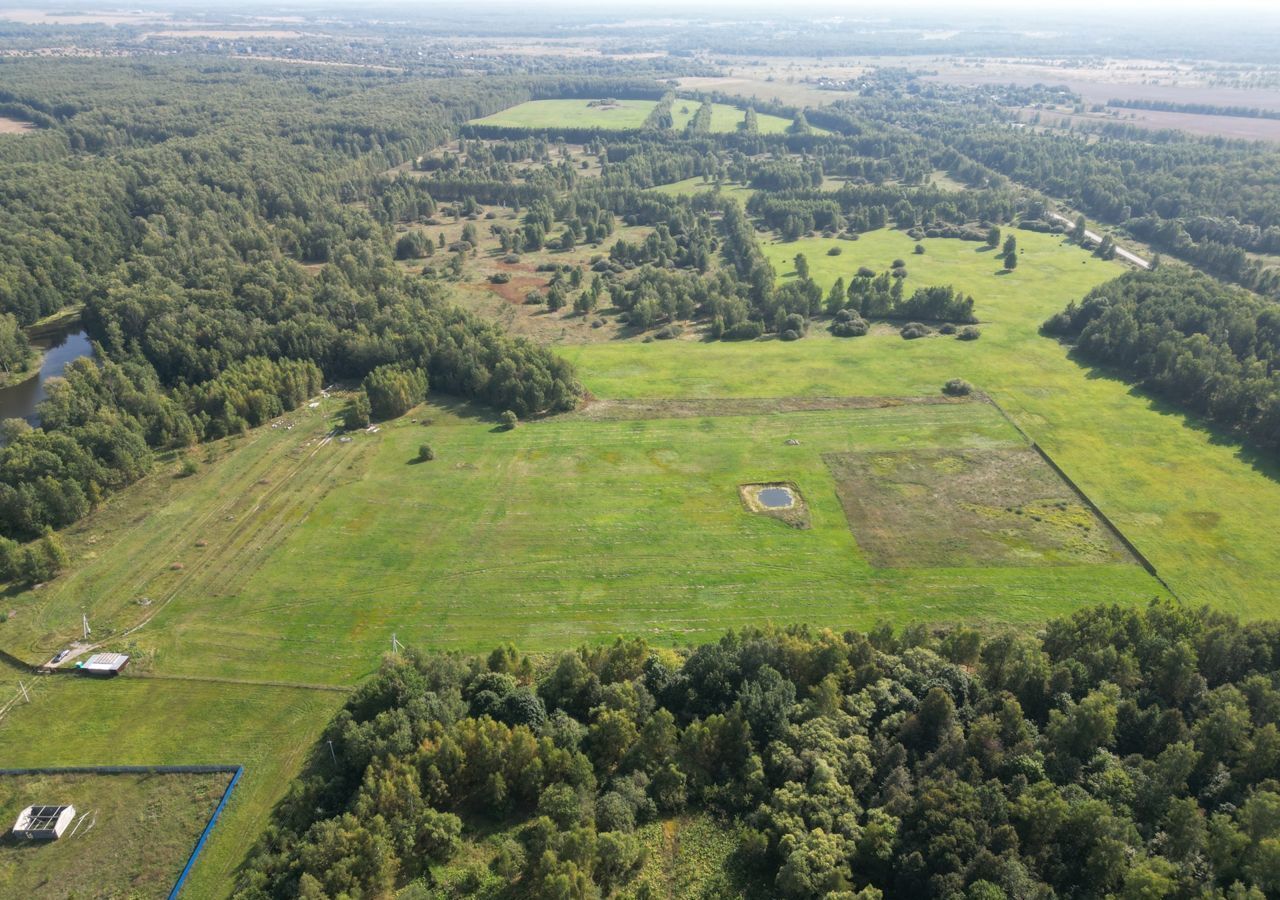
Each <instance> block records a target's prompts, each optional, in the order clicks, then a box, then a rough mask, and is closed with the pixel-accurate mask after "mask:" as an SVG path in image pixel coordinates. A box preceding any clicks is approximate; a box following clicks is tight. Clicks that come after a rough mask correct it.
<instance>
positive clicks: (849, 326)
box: [831, 318, 870, 337]
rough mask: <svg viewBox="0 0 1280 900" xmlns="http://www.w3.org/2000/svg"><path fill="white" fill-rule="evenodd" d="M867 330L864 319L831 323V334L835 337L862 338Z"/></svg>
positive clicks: (867, 326)
mask: <svg viewBox="0 0 1280 900" xmlns="http://www.w3.org/2000/svg"><path fill="white" fill-rule="evenodd" d="M869 328H870V326H869V325H868V324H867V321H866V319H861V318H852V319H845V320H843V321H836V322H833V323H832V324H831V333H832V334H834V335H835V336H836V337H862V336H863V335H864V334H866V333H867V331H868V329H869Z"/></svg>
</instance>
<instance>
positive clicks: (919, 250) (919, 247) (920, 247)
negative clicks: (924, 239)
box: [916, 244, 924, 256]
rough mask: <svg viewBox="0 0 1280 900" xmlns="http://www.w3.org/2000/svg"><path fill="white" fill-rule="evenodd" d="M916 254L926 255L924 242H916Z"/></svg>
mask: <svg viewBox="0 0 1280 900" xmlns="http://www.w3.org/2000/svg"><path fill="white" fill-rule="evenodd" d="M916 256H924V244H916Z"/></svg>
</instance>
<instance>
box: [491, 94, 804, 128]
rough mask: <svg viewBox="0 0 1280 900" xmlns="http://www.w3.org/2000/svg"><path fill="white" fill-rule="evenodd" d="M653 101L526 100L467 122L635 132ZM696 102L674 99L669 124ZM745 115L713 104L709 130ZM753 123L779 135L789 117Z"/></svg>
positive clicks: (761, 116)
mask: <svg viewBox="0 0 1280 900" xmlns="http://www.w3.org/2000/svg"><path fill="white" fill-rule="evenodd" d="M657 104H658V101H656V100H614V101H612V102H611V103H604V102H603V101H602V100H529V101H528V102H525V103H521V104H519V105H518V106H512V107H509V108H507V109H504V110H502V111H501V112H496V113H494V114H493V115H491V116H485V117H484V118H482V119H472V120H471V121H470V122H468V123H467V124H469V125H492V126H495V127H498V128H526V129H528V130H530V131H556V130H559V129H580V128H597V129H600V130H602V131H638V130H639V129H640V128H641V127H642V126H643V125H644V120H645V119H646V118H647V117H648V115H649V113H650V112H652V111H653V108H654V107H655V106H657ZM700 105H701V104H700V103H699V101H697V100H684V99H679V98H677V99H676V101H675V103H674V104H673V105H672V108H671V119H672V127H673V128H674V129H675V130H677V131H680V130H682V129H683V128H684V127H685V126H686V125H687V124H688V123H689V120H690V119H692V118H693V116H694V114H695V113H697V111H698V107H699V106H700ZM745 118H746V110H745V109H738V108H737V107H734V106H729V105H727V104H724V103H717V104H714V105H713V107H712V110H711V130H712V131H713V132H717V133H722V134H731V133H733V132H734V131H736V130H738V129H739V128H740V127H741V125H742V122H743V121H744V119H745ZM756 123H757V128H758V130H759V131H760V133H761V134H783V133H785V132H786V130H787V129H788V128H790V127H791V120H790V119H784V118H782V117H781V116H771V115H768V114H767V113H757V114H756ZM815 130H819V129H815Z"/></svg>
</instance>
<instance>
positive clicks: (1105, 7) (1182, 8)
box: [379, 0, 1280, 19]
mask: <svg viewBox="0 0 1280 900" xmlns="http://www.w3.org/2000/svg"><path fill="white" fill-rule="evenodd" d="M385 4H394V5H396V6H414V7H416V8H417V9H419V10H421V11H422V12H424V13H428V14H429V13H430V11H431V7H432V6H433V4H432V3H430V2H425V3H424V2H421V0H416V2H415V0H383V3H382V4H379V5H385ZM467 5H469V6H474V7H486V6H509V5H510V0H472V2H470V3H468V4H467ZM547 5H548V6H549V7H551V8H555V7H562V8H574V9H599V10H601V11H602V12H608V13H609V14H611V15H620V14H627V13H631V14H633V15H635V16H636V17H638V18H640V17H649V16H653V15H658V14H666V13H669V12H670V11H672V10H684V11H686V12H690V13H694V14H697V13H698V12H702V11H710V10H717V11H723V12H725V13H732V12H734V11H742V12H746V11H750V12H752V13H756V12H758V11H760V10H762V9H771V10H773V11H774V12H779V11H780V10H781V8H780V7H779V6H778V4H777V3H776V2H772V0H689V2H679V0H606V2H601V0H550V2H549V3H548V4H547ZM928 10H939V11H941V12H943V13H944V14H949V15H950V17H951V18H963V17H964V14H965V12H968V11H976V12H984V13H986V12H996V11H1007V12H1009V13H1011V14H1014V15H1020V16H1023V17H1026V18H1038V17H1043V18H1065V17H1070V16H1071V15H1072V13H1073V12H1079V11H1081V10H1089V11H1090V12H1095V13H1096V12H1102V13H1107V12H1110V13H1120V14H1124V13H1140V14H1145V13H1151V14H1158V15H1168V14H1169V13H1173V12H1177V13H1183V14H1185V13H1191V14H1199V15H1201V16H1206V17H1209V16H1214V15H1219V14H1221V13H1223V12H1225V11H1237V12H1249V13H1251V14H1255V15H1256V14H1264V15H1266V17H1267V18H1268V19H1271V18H1277V19H1280V0H1212V2H1210V0H1060V2H1053V3H1048V4H1046V3H1042V2H1038V0H962V4H961V5H960V6H957V5H956V4H955V3H952V2H946V0H808V2H806V3H804V4H803V5H802V7H800V8H798V9H794V10H793V11H794V12H795V13H796V14H798V15H801V16H803V17H805V18H809V17H812V16H816V15H839V14H843V15H846V16H850V17H859V16H866V15H880V14H889V15H892V14H893V13H894V12H898V13H911V14H915V13H920V12H924V11H928ZM632 11H634V12H632Z"/></svg>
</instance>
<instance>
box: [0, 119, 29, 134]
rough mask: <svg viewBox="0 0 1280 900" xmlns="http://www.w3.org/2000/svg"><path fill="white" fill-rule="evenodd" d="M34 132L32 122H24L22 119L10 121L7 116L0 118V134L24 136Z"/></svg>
mask: <svg viewBox="0 0 1280 900" xmlns="http://www.w3.org/2000/svg"><path fill="white" fill-rule="evenodd" d="M35 130H36V126H35V123H34V122H24V121H23V120H22V119H10V118H9V117H7V116H0V134H26V133H28V132H31V131H35Z"/></svg>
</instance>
